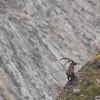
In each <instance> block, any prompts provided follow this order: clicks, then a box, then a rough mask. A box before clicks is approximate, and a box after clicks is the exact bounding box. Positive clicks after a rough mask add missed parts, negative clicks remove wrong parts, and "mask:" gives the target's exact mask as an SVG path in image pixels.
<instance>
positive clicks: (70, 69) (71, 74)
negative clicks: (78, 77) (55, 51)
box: [60, 58, 77, 81]
mask: <svg viewBox="0 0 100 100" xmlns="http://www.w3.org/2000/svg"><path fill="white" fill-rule="evenodd" d="M62 59H67V60H68V61H67V62H66V63H68V62H71V63H70V65H69V66H68V68H67V69H66V75H67V78H68V81H73V80H74V79H75V73H74V66H75V65H76V64H77V63H76V62H74V61H73V60H71V59H69V58H61V59H60V60H62ZM66 63H65V64H66Z"/></svg>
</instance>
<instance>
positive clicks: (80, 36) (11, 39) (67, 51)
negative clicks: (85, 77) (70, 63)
mask: <svg viewBox="0 0 100 100" xmlns="http://www.w3.org/2000/svg"><path fill="white" fill-rule="evenodd" d="M99 10H100V1H99V0H85V1H84V0H63V1H62V0H20V1H19V0H0V100H53V99H54V97H55V96H56V94H57V92H59V91H60V90H61V88H62V87H63V85H64V84H65V83H66V81H67V79H66V75H65V69H64V68H63V67H62V66H61V65H60V64H59V62H58V60H59V59H60V58H61V57H69V58H71V59H73V60H75V61H77V62H79V63H80V64H83V63H84V62H85V61H86V60H87V59H88V58H89V57H91V56H92V55H94V53H95V52H96V51H98V49H99V48H100V47H99V44H100V11H99ZM79 68H81V65H77V67H76V68H75V70H76V71H77V70H78V69H79Z"/></svg>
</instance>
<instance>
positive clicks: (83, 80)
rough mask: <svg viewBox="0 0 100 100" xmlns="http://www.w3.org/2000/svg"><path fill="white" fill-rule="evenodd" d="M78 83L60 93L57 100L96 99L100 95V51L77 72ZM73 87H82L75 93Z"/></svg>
mask: <svg viewBox="0 0 100 100" xmlns="http://www.w3.org/2000/svg"><path fill="white" fill-rule="evenodd" d="M77 76H78V83H77V85H75V86H70V88H67V87H66V89H67V90H69V91H71V92H70V93H69V92H66V91H65V90H66V89H65V90H64V91H63V92H62V94H60V95H59V96H58V97H57V99H56V100H94V97H95V96H98V95H100V51H99V52H98V53H97V54H96V55H95V56H94V57H93V58H92V59H91V60H90V61H88V62H87V63H86V64H84V65H83V66H82V69H80V70H79V71H78V72H77ZM73 88H76V89H80V91H79V92H77V93H73V91H72V90H73Z"/></svg>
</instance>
